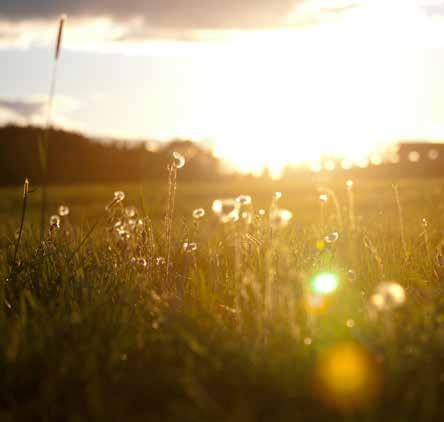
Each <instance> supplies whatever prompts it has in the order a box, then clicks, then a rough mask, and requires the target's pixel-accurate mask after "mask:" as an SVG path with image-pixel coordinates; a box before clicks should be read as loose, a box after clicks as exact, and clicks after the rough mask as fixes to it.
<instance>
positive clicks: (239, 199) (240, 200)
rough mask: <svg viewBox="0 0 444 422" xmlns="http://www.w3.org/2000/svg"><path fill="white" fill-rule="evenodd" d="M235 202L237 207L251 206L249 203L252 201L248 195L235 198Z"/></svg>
mask: <svg viewBox="0 0 444 422" xmlns="http://www.w3.org/2000/svg"><path fill="white" fill-rule="evenodd" d="M236 202H237V203H238V204H239V205H251V203H252V202H253V201H252V199H251V196H249V195H239V196H238V197H237V198H236Z"/></svg>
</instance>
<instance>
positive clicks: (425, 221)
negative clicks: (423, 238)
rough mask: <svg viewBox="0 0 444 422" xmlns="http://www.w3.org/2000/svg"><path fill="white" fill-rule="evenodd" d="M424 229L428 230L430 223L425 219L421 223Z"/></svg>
mask: <svg viewBox="0 0 444 422" xmlns="http://www.w3.org/2000/svg"><path fill="white" fill-rule="evenodd" d="M421 224H422V227H424V228H426V227H427V226H428V225H429V222H428V221H427V219H426V218H423V219H422V221H421Z"/></svg>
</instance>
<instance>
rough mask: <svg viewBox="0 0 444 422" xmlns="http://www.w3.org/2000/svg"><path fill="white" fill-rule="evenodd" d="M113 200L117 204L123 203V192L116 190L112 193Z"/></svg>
mask: <svg viewBox="0 0 444 422" xmlns="http://www.w3.org/2000/svg"><path fill="white" fill-rule="evenodd" d="M114 199H115V200H117V201H118V202H120V201H123V200H124V199H125V192H123V191H121V190H117V191H115V192H114Z"/></svg>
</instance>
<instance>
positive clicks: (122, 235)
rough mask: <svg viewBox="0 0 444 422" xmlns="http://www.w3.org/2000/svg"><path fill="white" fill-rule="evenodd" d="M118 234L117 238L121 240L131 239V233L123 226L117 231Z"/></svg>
mask: <svg viewBox="0 0 444 422" xmlns="http://www.w3.org/2000/svg"><path fill="white" fill-rule="evenodd" d="M116 233H117V238H118V239H119V240H128V239H130V238H131V233H130V232H129V231H128V230H126V229H125V228H124V227H123V226H122V227H119V228H118V229H117V230H116Z"/></svg>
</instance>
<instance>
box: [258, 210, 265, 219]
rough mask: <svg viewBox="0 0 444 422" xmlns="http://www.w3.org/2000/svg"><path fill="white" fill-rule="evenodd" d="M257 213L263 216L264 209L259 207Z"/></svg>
mask: <svg viewBox="0 0 444 422" xmlns="http://www.w3.org/2000/svg"><path fill="white" fill-rule="evenodd" d="M258 214H259V215H260V216H261V217H263V216H264V215H265V210H264V209H263V208H261V209H260V210H259V211H258Z"/></svg>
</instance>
